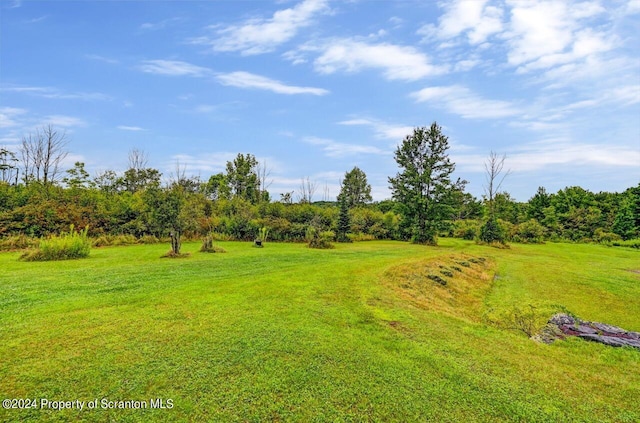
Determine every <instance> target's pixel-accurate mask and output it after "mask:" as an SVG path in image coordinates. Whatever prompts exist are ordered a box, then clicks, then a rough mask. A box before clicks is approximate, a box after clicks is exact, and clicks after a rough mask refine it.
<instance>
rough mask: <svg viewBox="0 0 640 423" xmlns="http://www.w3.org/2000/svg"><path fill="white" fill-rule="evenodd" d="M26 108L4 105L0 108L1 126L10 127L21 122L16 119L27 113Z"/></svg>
mask: <svg viewBox="0 0 640 423" xmlns="http://www.w3.org/2000/svg"><path fill="white" fill-rule="evenodd" d="M26 112H27V111H26V110H25V109H19V108H17V107H2V108H0V128H10V127H12V126H17V125H18V124H19V122H18V121H16V120H15V119H16V118H17V117H18V116H20V115H23V114H25V113H26Z"/></svg>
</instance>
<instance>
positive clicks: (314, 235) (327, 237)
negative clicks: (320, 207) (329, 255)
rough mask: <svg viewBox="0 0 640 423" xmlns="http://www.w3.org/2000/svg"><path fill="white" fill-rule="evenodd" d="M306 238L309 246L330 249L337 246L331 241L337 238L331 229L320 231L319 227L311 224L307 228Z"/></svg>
mask: <svg viewBox="0 0 640 423" xmlns="http://www.w3.org/2000/svg"><path fill="white" fill-rule="evenodd" d="M306 239H307V243H308V246H309V248H318V249H330V248H335V247H334V245H333V244H332V243H331V242H332V241H333V240H334V239H335V233H333V232H331V231H322V232H320V231H318V229H317V228H315V227H313V226H309V227H308V228H307V233H306Z"/></svg>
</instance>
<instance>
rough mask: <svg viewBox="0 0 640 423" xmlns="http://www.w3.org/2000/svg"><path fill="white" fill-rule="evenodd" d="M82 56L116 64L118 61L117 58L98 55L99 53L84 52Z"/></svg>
mask: <svg viewBox="0 0 640 423" xmlns="http://www.w3.org/2000/svg"><path fill="white" fill-rule="evenodd" d="M84 57H85V58H86V59H89V60H96V61H98V62H103V63H108V64H110V65H117V64H118V63H120V61H119V60H116V59H112V58H110V57H105V56H100V55H99V54H86V55H85V56H84Z"/></svg>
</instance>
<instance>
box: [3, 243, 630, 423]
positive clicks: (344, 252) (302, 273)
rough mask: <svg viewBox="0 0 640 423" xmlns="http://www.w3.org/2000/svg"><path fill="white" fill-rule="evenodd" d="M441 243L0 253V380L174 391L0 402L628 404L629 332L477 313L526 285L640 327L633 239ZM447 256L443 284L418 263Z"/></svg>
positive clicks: (608, 411)
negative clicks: (550, 333) (538, 334)
mask: <svg viewBox="0 0 640 423" xmlns="http://www.w3.org/2000/svg"><path fill="white" fill-rule="evenodd" d="M440 244H441V246H440V247H437V248H433V247H423V246H416V245H411V244H406V243H400V242H382V241H380V242H363V243H355V244H339V245H337V247H336V249H334V250H310V249H308V248H305V246H304V245H301V244H274V243H268V244H267V245H266V247H265V248H262V249H258V248H252V247H251V244H250V243H236V242H226V243H219V245H222V246H223V247H224V248H225V249H226V250H227V253H226V254H202V253H197V252H196V251H197V249H198V247H199V244H195V243H194V244H186V245H185V246H184V250H186V251H189V252H191V253H192V255H191V256H190V257H188V258H185V259H160V258H159V257H160V256H161V255H162V254H163V253H165V252H166V251H167V250H168V245H143V246H130V247H112V248H102V249H94V250H92V252H91V256H90V258H88V259H85V260H77V261H66V262H44V263H25V262H20V261H18V260H17V259H18V256H19V253H2V254H0V398H1V399H4V398H35V399H36V400H37V401H38V404H40V402H39V401H40V398H48V399H50V400H81V401H85V402H86V401H91V400H94V399H98V401H100V400H101V399H102V398H106V399H108V400H111V401H118V400H138V401H147V402H148V401H149V400H150V399H152V398H154V399H155V398H162V399H164V400H165V401H166V400H167V399H171V400H172V401H173V408H171V409H146V410H118V409H101V408H100V405H99V406H98V407H99V408H98V409H96V410H87V409H86V407H87V406H86V405H85V410H82V411H78V410H63V411H56V410H42V409H30V410H15V409H14V410H0V420H1V421H69V420H73V421H140V422H146V421H304V422H307V421H318V422H324V421H355V422H361V421H399V422H406V421H442V422H447V421H451V422H458V421H466V422H473V421H481V422H486V421H599V422H600V421H612V422H613V421H615V422H624V421H628V422H635V421H640V408H639V406H638V398H640V351H637V350H631V349H626V348H625V349H620V348H611V347H605V346H602V345H598V344H594V343H589V342H585V341H581V340H578V339H571V340H567V341H562V342H556V343H555V344H553V345H544V344H539V343H536V342H534V341H531V340H529V339H528V338H527V336H525V335H524V334H522V333H521V332H518V331H514V330H506V329H501V328H499V327H497V326H495V325H490V324H488V323H486V319H484V318H483V316H486V315H489V314H491V313H493V314H496V315H498V314H500V312H503V311H505V310H509V309H510V308H512V307H513V306H524V305H527V304H533V305H535V306H536V307H537V309H538V310H540V311H541V312H546V310H550V312H551V310H553V309H555V308H558V307H564V308H566V309H567V310H569V311H570V312H572V313H575V314H576V315H578V316H579V317H581V318H582V319H584V320H596V321H603V322H606V323H610V324H614V325H618V326H621V327H624V328H626V329H629V330H636V331H640V273H639V272H640V253H638V252H637V251H633V250H630V249H622V248H606V247H601V246H594V245H571V244H546V245H535V246H534V245H517V244H514V245H512V247H511V249H508V250H498V249H494V248H490V247H482V246H477V245H474V244H473V243H470V242H465V241H460V240H451V239H441V240H440ZM471 259H473V261H476V262H478V263H474V262H470V261H469V260H471ZM478 259H482V260H484V262H480V261H479V260H478ZM463 261H464V262H465V263H467V265H468V267H466V266H462V265H458V264H456V263H460V262H463ZM439 266H443V267H442V268H440V267H439ZM452 266H454V267H458V268H459V269H460V271H458V270H453V271H452V272H454V273H455V275H454V277H453V278H451V279H449V282H448V284H447V285H446V286H440V285H439V284H437V283H435V282H434V281H432V280H429V279H427V278H425V277H424V276H425V275H426V274H427V273H429V272H437V271H439V270H442V269H450V268H452ZM425 269H426V270H425ZM494 274H495V277H494ZM546 317H549V316H546Z"/></svg>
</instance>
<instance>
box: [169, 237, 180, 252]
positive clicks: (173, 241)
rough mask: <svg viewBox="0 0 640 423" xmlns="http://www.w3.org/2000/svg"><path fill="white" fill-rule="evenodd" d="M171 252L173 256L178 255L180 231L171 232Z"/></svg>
mask: <svg viewBox="0 0 640 423" xmlns="http://www.w3.org/2000/svg"><path fill="white" fill-rule="evenodd" d="M170 236H171V251H172V252H173V254H175V255H179V254H180V231H171V234H170Z"/></svg>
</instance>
